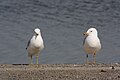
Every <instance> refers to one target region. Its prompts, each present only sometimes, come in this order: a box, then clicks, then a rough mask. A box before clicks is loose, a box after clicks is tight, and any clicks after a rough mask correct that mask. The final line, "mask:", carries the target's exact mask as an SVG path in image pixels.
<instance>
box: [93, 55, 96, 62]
mask: <svg viewBox="0 0 120 80" xmlns="http://www.w3.org/2000/svg"><path fill="white" fill-rule="evenodd" d="M93 58H94V61H93V63H94V64H96V53H94V54H93Z"/></svg>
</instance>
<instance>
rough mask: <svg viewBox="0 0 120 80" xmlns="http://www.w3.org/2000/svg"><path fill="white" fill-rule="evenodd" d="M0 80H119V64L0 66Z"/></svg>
mask: <svg viewBox="0 0 120 80" xmlns="http://www.w3.org/2000/svg"><path fill="white" fill-rule="evenodd" d="M0 80H120V64H118V63H116V64H110V65H106V64H97V65H93V64H91V65H87V64H83V65H82V64H81V65H78V64H51V65H49V64H43V65H42V64H40V65H28V64H14V65H10V64H1V65H0Z"/></svg>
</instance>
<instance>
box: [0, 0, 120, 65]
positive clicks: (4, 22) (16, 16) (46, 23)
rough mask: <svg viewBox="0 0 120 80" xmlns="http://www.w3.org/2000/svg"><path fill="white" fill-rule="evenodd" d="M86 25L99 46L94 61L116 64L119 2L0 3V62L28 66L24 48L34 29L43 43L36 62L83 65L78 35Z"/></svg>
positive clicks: (49, 0)
mask: <svg viewBox="0 0 120 80" xmlns="http://www.w3.org/2000/svg"><path fill="white" fill-rule="evenodd" d="M90 26H92V27H96V28H97V29H98V32H99V37H100V39H101V43H102V50H101V51H100V53H99V54H98V55H97V62H99V63H114V62H119V61H120V1H119V0H106V1H105V0H0V37H1V38H0V63H1V64H3V63H9V64H13V63H28V62H29V60H28V56H27V51H26V50H25V48H26V45H27V42H28V40H29V39H30V38H31V36H32V35H33V29H34V28H36V27H39V28H40V29H41V32H42V36H43V39H44V42H45V49H44V50H43V51H42V53H41V54H40V56H39V63H42V64H53V63H57V64H59V63H77V64H81V63H84V62H85V56H86V55H85V52H84V51H83V47H82V43H83V39H84V37H83V35H82V34H83V32H85V31H86V30H87V29H88V28H89V27H90ZM34 62H35V58H34Z"/></svg>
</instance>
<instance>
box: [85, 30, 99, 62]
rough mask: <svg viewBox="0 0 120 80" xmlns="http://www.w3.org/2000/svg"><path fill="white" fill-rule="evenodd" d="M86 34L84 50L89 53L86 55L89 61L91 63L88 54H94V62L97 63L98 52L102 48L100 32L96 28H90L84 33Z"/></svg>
mask: <svg viewBox="0 0 120 80" xmlns="http://www.w3.org/2000/svg"><path fill="white" fill-rule="evenodd" d="M84 35H85V39H84V42H83V46H84V51H85V52H86V53H87V55H86V57H87V63H89V61H88V54H93V57H94V63H95V57H96V53H98V52H99V50H100V49H101V43H100V39H99V38H98V32H97V30H96V29H95V28H90V29H88V30H87V32H85V33H84Z"/></svg>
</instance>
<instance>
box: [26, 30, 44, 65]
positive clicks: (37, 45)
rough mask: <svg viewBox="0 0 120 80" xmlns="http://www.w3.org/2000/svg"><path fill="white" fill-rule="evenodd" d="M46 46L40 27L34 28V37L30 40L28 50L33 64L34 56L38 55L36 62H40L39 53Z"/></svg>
mask: <svg viewBox="0 0 120 80" xmlns="http://www.w3.org/2000/svg"><path fill="white" fill-rule="evenodd" d="M43 48H44V43H43V39H42V36H41V32H40V29H39V28H36V29H34V35H33V37H32V38H31V39H30V40H29V41H28V45H27V47H26V50H27V51H28V57H29V58H30V64H32V56H34V55H36V64H38V55H39V53H40V52H41V51H42V49H43Z"/></svg>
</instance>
